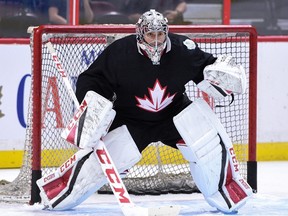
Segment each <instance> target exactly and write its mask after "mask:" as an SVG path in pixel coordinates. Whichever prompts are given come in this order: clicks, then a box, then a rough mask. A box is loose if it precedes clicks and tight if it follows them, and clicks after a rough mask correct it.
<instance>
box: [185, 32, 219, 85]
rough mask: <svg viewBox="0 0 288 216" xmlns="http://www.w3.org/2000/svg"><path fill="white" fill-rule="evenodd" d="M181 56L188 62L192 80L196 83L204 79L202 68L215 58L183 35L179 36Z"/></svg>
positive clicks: (211, 62)
mask: <svg viewBox="0 0 288 216" xmlns="http://www.w3.org/2000/svg"><path fill="white" fill-rule="evenodd" d="M180 41H181V42H180V43H181V44H182V46H181V48H182V53H183V58H184V59H185V61H186V62H188V64H189V68H191V73H193V78H192V80H193V82H195V83H196V84H198V83H199V82H201V81H202V80H203V79H204V75H203V70H204V68H205V67H206V66H207V65H210V64H213V63H214V62H215V61H216V58H215V57H214V56H213V54H211V53H208V52H205V51H204V50H202V49H201V48H200V47H199V45H198V44H197V43H196V42H195V41H193V40H192V39H190V38H188V37H185V36H183V37H182V38H180Z"/></svg>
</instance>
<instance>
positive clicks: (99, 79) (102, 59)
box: [76, 48, 115, 102]
mask: <svg viewBox="0 0 288 216" xmlns="http://www.w3.org/2000/svg"><path fill="white" fill-rule="evenodd" d="M108 50H109V49H108V48H106V49H105V50H104V51H103V52H102V53H101V55H100V56H98V58H97V59H96V60H95V61H94V62H93V63H92V64H91V65H90V67H89V68H88V69H87V70H86V71H84V72H83V73H81V74H80V75H79V77H78V79H77V83H76V97H77V99H78V101H79V102H81V101H82V100H83V98H84V97H85V94H86V92H87V91H89V90H92V91H95V92H97V93H98V94H100V95H102V96H103V97H105V98H107V99H108V100H112V98H113V95H114V92H113V86H112V85H113V84H112V83H113V82H114V80H115V78H114V77H113V74H112V73H111V70H110V68H109V51H108Z"/></svg>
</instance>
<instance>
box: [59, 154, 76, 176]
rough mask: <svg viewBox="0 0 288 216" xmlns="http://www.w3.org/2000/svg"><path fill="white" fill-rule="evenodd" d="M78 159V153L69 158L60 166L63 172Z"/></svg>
mask: <svg viewBox="0 0 288 216" xmlns="http://www.w3.org/2000/svg"><path fill="white" fill-rule="evenodd" d="M75 161H76V155H73V156H72V157H71V158H70V159H68V160H67V161H66V162H65V163H64V164H62V166H60V171H61V173H62V172H64V171H65V170H66V169H68V168H69V167H70V166H71V164H73V163H74V162H75Z"/></svg>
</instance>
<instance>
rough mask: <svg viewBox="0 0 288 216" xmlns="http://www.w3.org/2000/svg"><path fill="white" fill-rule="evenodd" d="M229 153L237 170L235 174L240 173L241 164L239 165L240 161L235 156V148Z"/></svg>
mask: <svg viewBox="0 0 288 216" xmlns="http://www.w3.org/2000/svg"><path fill="white" fill-rule="evenodd" d="M229 153H230V155H231V159H232V163H233V167H234V170H235V172H238V171H239V164H238V161H237V159H236V155H235V152H234V148H233V147H232V148H230V149H229Z"/></svg>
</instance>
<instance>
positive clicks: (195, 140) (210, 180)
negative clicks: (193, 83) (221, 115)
mask: <svg viewBox="0 0 288 216" xmlns="http://www.w3.org/2000/svg"><path fill="white" fill-rule="evenodd" d="M173 120H174V124H175V126H176V128H177V130H178V132H179V133H180V135H181V136H182V138H183V140H184V141H185V143H186V144H178V145H177V147H178V148H179V150H180V151H181V153H182V154H183V156H184V158H185V159H186V160H188V161H189V162H190V169H191V174H192V176H193V179H194V181H195V183H196V185H197V187H198V188H199V190H200V191H201V192H202V194H203V195H204V197H205V199H206V200H207V202H208V203H209V204H210V205H211V206H214V207H216V208H218V209H219V210H221V211H223V212H227V213H229V212H233V211H235V210H237V209H238V208H240V207H241V206H242V205H244V204H245V202H246V200H247V199H248V198H249V197H250V196H251V195H252V189H251V187H250V186H249V184H248V183H247V182H246V181H245V180H244V179H243V178H242V177H241V175H240V173H239V169H238V168H239V165H238V162H237V160H236V156H235V153H234V149H233V145H232V142H231V140H230V138H229V136H228V134H227V133H226V131H225V129H224V127H223V125H222V124H221V122H220V120H219V119H218V118H217V116H216V115H215V114H214V112H213V111H212V110H211V108H210V107H209V105H208V104H207V103H206V102H205V101H204V100H203V99H197V100H196V101H195V102H194V103H192V104H191V105H189V106H188V107H186V108H185V109H184V110H183V111H182V112H181V113H179V114H178V115H177V116H175V117H174V119H173Z"/></svg>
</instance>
